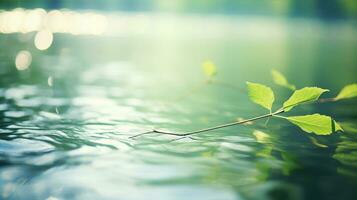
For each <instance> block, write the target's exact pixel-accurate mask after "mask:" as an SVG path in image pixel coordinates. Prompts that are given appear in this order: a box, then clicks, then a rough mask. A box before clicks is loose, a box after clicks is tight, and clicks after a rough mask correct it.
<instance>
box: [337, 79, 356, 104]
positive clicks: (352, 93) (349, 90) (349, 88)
mask: <svg viewBox="0 0 357 200" xmlns="http://www.w3.org/2000/svg"><path fill="white" fill-rule="evenodd" d="M353 97H357V84H356V83H354V84H350V85H346V86H345V87H343V88H342V90H341V91H340V93H339V94H338V95H337V97H336V98H335V99H336V100H341V99H349V98H353Z"/></svg>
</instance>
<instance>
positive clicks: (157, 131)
mask: <svg viewBox="0 0 357 200" xmlns="http://www.w3.org/2000/svg"><path fill="white" fill-rule="evenodd" d="M283 112H284V110H283V109H279V110H277V111H276V112H274V113H268V114H265V115H261V116H258V117H253V118H250V119H246V120H241V121H238V122H231V123H227V124H222V125H218V126H213V127H209V128H204V129H199V130H195V131H189V132H185V133H173V132H166V131H160V130H156V129H154V130H152V131H148V132H144V133H140V134H137V135H134V136H131V137H129V138H136V137H138V136H142V135H146V134H152V133H160V134H163V135H173V136H188V135H194V134H197V133H202V132H207V131H212V130H216V129H221V128H225V127H229V126H235V125H239V124H244V123H247V122H251V121H255V120H259V119H264V118H267V117H272V116H274V115H277V114H280V113H283Z"/></svg>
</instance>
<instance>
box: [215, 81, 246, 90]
mask: <svg viewBox="0 0 357 200" xmlns="http://www.w3.org/2000/svg"><path fill="white" fill-rule="evenodd" d="M212 83H214V84H216V85H220V86H224V87H229V88H231V89H235V90H238V91H239V92H242V93H245V92H246V90H245V89H243V88H240V87H238V86H235V85H232V84H230V83H226V82H223V81H219V80H212Z"/></svg>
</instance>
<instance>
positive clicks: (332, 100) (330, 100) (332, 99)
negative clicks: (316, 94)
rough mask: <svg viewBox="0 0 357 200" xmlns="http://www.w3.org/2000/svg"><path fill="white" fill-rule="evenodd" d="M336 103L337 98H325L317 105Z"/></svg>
mask: <svg viewBox="0 0 357 200" xmlns="http://www.w3.org/2000/svg"><path fill="white" fill-rule="evenodd" d="M334 101H336V98H324V99H319V100H318V101H317V103H327V102H334Z"/></svg>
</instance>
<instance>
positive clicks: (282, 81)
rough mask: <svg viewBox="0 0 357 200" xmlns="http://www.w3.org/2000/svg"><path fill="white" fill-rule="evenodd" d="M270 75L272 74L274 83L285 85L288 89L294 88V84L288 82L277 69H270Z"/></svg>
mask: <svg viewBox="0 0 357 200" xmlns="http://www.w3.org/2000/svg"><path fill="white" fill-rule="evenodd" d="M271 75H272V76H273V80H274V83H275V84H277V85H280V86H282V87H286V88H288V89H290V90H295V89H296V87H295V85H292V84H290V83H289V82H288V80H287V79H286V78H285V76H284V75H283V74H282V73H280V72H279V71H277V70H275V69H272V70H271Z"/></svg>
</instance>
